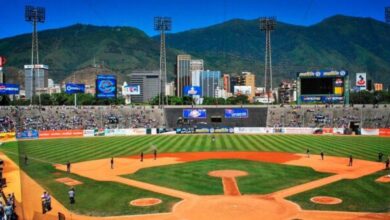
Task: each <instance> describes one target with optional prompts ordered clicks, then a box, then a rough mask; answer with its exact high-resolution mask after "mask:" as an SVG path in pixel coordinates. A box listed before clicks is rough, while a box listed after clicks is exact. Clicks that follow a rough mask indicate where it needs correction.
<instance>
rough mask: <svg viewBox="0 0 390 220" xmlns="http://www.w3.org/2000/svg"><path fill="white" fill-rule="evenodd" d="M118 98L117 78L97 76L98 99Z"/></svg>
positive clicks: (113, 76)
mask: <svg viewBox="0 0 390 220" xmlns="http://www.w3.org/2000/svg"><path fill="white" fill-rule="evenodd" d="M115 97H116V76H115V75H97V77H96V98H103V99H105V98H115Z"/></svg>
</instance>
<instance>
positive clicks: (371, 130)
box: [360, 128, 379, 136]
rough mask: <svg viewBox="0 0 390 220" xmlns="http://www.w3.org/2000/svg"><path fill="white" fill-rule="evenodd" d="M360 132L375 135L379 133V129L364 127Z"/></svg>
mask: <svg viewBox="0 0 390 220" xmlns="http://www.w3.org/2000/svg"><path fill="white" fill-rule="evenodd" d="M360 133H361V134H362V135H375V136H378V135H379V129H371V128H362V129H361V130H360Z"/></svg>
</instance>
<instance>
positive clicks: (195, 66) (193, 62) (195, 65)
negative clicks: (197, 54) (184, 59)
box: [190, 60, 204, 71]
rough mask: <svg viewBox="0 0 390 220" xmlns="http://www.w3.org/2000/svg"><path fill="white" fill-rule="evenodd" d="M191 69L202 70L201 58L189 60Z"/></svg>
mask: <svg viewBox="0 0 390 220" xmlns="http://www.w3.org/2000/svg"><path fill="white" fill-rule="evenodd" d="M190 68H191V71H196V70H204V62H203V60H191V61H190Z"/></svg>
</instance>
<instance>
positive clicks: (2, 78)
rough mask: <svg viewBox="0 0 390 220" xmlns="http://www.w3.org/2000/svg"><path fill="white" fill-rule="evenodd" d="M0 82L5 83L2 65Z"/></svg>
mask: <svg viewBox="0 0 390 220" xmlns="http://www.w3.org/2000/svg"><path fill="white" fill-rule="evenodd" d="M0 83H4V76H3V67H0Z"/></svg>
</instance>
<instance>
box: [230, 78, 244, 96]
mask: <svg viewBox="0 0 390 220" xmlns="http://www.w3.org/2000/svg"><path fill="white" fill-rule="evenodd" d="M241 81H242V79H241V76H231V77H230V91H229V92H230V93H234V86H241Z"/></svg>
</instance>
